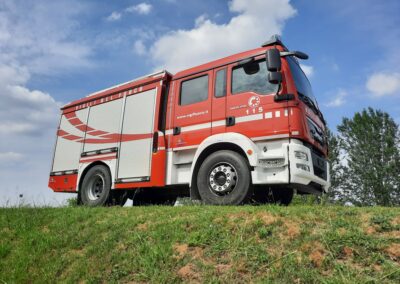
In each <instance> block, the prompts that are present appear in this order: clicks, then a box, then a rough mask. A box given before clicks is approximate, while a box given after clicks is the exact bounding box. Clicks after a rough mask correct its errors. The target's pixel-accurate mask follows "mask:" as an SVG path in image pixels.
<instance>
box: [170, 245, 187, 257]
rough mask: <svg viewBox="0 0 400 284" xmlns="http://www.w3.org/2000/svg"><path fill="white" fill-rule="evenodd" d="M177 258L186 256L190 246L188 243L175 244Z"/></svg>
mask: <svg viewBox="0 0 400 284" xmlns="http://www.w3.org/2000/svg"><path fill="white" fill-rule="evenodd" d="M173 249H174V252H175V258H177V259H182V258H184V257H185V255H186V253H187V251H188V249H189V246H188V245H187V244H175V245H174V247H173Z"/></svg>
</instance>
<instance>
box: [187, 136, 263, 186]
mask: <svg viewBox="0 0 400 284" xmlns="http://www.w3.org/2000/svg"><path fill="white" fill-rule="evenodd" d="M219 143H231V144H235V145H237V146H239V147H240V148H241V149H242V150H243V152H244V153H246V156H247V159H248V160H249V164H250V166H256V165H257V161H258V158H257V156H258V151H259V150H258V147H257V145H256V144H255V143H254V142H253V141H251V140H250V138H248V137H247V136H244V135H243V134H239V133H234V132H227V133H220V134H215V135H212V136H210V137H207V138H206V139H205V140H204V141H203V142H201V144H200V145H199V147H198V148H197V151H196V153H195V155H194V158H193V162H192V167H191V169H190V176H191V177H192V176H193V173H194V169H195V167H196V164H197V159H198V158H199V156H200V155H201V153H202V152H203V151H204V150H205V149H207V148H208V147H209V146H211V145H214V144H219ZM249 150H250V151H249ZM249 153H250V154H249ZM191 180H192V179H190V183H189V186H191Z"/></svg>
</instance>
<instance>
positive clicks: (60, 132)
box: [57, 129, 68, 136]
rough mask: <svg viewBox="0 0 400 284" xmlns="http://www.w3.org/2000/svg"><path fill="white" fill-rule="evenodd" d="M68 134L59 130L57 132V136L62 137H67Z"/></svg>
mask: <svg viewBox="0 0 400 284" xmlns="http://www.w3.org/2000/svg"><path fill="white" fill-rule="evenodd" d="M67 134H68V132H65V131H64V130H62V129H59V130H58V131H57V136H64V135H67Z"/></svg>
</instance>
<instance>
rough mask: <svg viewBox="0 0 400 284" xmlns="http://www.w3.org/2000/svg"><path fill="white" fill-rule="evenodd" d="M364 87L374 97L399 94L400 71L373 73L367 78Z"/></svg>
mask: <svg viewBox="0 0 400 284" xmlns="http://www.w3.org/2000/svg"><path fill="white" fill-rule="evenodd" d="M366 88H367V90H368V91H370V92H371V93H372V95H373V96H375V97H382V96H390V95H395V94H400V73H386V72H379V73H374V74H372V75H371V76H370V77H369V78H368V80H367V83H366Z"/></svg>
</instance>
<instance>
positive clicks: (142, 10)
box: [125, 2, 153, 15]
mask: <svg viewBox="0 0 400 284" xmlns="http://www.w3.org/2000/svg"><path fill="white" fill-rule="evenodd" d="M152 8H153V6H152V5H151V4H148V3H145V2H143V3H140V4H137V5H133V6H130V7H128V8H126V9H125V11H126V12H130V13H132V12H136V13H138V14H141V15H147V14H149V13H150V12H151V10H152Z"/></svg>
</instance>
